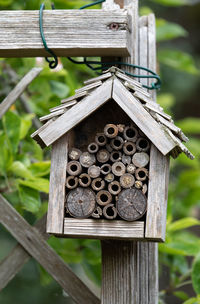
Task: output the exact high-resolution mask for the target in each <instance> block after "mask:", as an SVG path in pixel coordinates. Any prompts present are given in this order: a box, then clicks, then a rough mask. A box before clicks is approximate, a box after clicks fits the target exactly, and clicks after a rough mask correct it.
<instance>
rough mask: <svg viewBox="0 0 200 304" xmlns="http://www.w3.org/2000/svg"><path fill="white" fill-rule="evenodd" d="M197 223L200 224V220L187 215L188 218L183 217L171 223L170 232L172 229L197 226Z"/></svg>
mask: <svg viewBox="0 0 200 304" xmlns="http://www.w3.org/2000/svg"><path fill="white" fill-rule="evenodd" d="M196 225H200V221H198V220H197V219H195V218H192V217H187V218H183V219H181V220H178V221H175V222H173V223H171V224H169V225H168V227H167V229H168V231H169V232H172V231H177V230H182V229H185V228H189V227H192V226H196Z"/></svg>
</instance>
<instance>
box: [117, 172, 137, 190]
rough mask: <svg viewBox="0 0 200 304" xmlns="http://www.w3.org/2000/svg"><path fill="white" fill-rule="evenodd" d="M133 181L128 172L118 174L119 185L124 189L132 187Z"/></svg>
mask: <svg viewBox="0 0 200 304" xmlns="http://www.w3.org/2000/svg"><path fill="white" fill-rule="evenodd" d="M134 183H135V178H134V176H133V175H132V174H130V173H125V174H123V175H122V176H120V185H121V186H122V187H123V188H125V189H128V188H131V187H133V185H134Z"/></svg>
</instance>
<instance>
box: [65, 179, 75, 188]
mask: <svg viewBox="0 0 200 304" xmlns="http://www.w3.org/2000/svg"><path fill="white" fill-rule="evenodd" d="M65 185H66V187H67V188H68V189H75V188H76V187H78V177H75V176H68V177H67V179H66V183H65Z"/></svg>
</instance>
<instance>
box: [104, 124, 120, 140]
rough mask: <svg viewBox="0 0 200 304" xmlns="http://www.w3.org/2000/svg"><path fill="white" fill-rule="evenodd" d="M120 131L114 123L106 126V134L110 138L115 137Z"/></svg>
mask: <svg viewBox="0 0 200 304" xmlns="http://www.w3.org/2000/svg"><path fill="white" fill-rule="evenodd" d="M118 132H119V130H118V127H117V126H116V125H113V124H108V125H106V126H105V128H104V134H105V135H106V137H108V138H115V137H116V136H117V135H118Z"/></svg>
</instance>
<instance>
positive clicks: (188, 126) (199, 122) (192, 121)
mask: <svg viewBox="0 0 200 304" xmlns="http://www.w3.org/2000/svg"><path fill="white" fill-rule="evenodd" d="M176 125H177V126H178V127H179V128H181V129H182V131H183V132H185V133H190V134H200V118H194V117H188V118H184V119H182V120H178V121H176Z"/></svg>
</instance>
